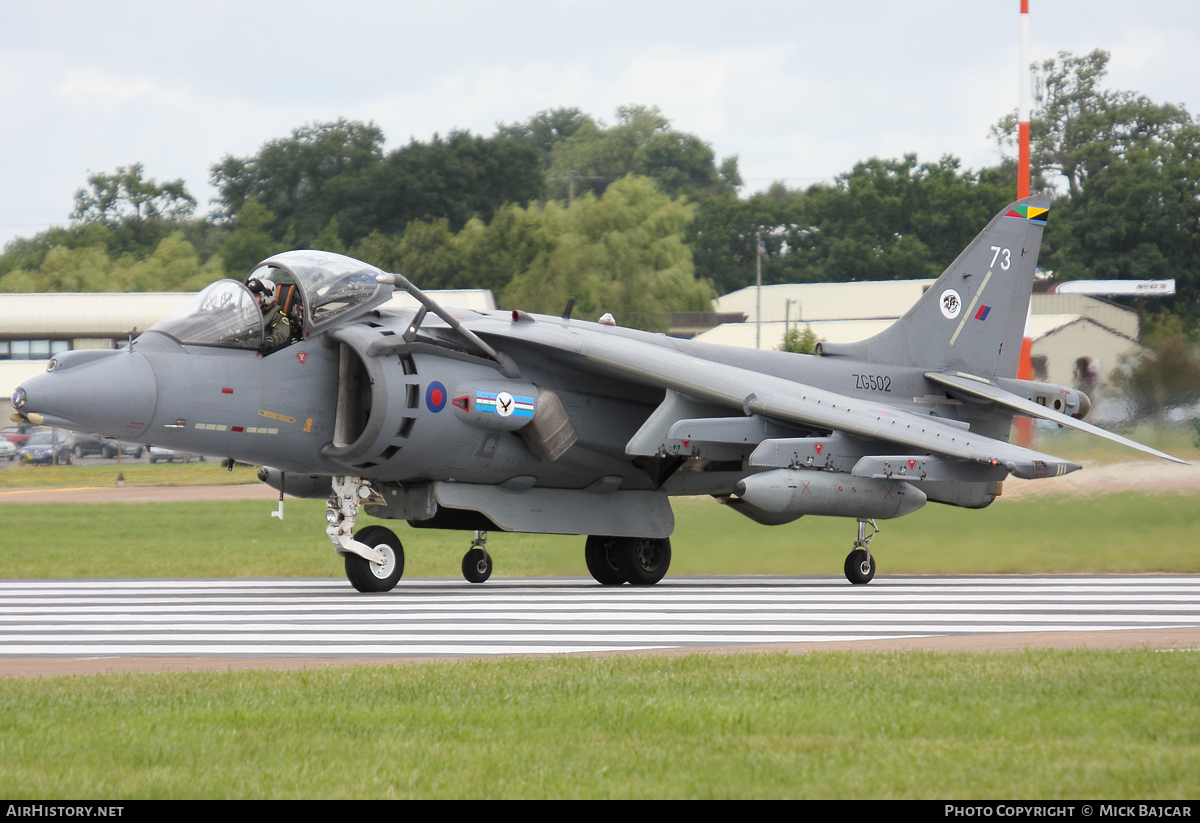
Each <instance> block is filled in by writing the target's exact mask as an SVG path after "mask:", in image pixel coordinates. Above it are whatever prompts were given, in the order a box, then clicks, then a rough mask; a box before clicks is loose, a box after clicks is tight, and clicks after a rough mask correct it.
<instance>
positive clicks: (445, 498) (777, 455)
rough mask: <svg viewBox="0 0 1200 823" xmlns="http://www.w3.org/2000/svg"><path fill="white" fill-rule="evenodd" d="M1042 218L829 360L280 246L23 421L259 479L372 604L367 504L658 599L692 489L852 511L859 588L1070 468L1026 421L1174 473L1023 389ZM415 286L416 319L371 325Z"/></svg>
mask: <svg viewBox="0 0 1200 823" xmlns="http://www.w3.org/2000/svg"><path fill="white" fill-rule="evenodd" d="M1047 216H1048V202H1047V201H1046V200H1043V199H1038V198H1036V197H1035V198H1026V199H1024V200H1020V201H1018V202H1016V203H1014V204H1013V205H1011V206H1009V207H1008V208H1006V209H1004V210H1003V211H1002V212H1001V213H1000V214H998V215H996V217H995V218H993V219H992V221H991V222H990V223H988V225H987V227H986V228H984V230H983V231H982V232H981V233H980V234H979V236H978V237H976V238H975V240H974V241H973V242H972V243H971V244H970V245H969V246H968V247H967V248H966V250H964V251H963V252H962V254H960V255H959V256H958V259H956V260H955V261H954V262H953V263H952V264H951V265H950V267H949V268H948V269H946V271H945V273H944V274H943V275H942V276H941V278H940V279H938V281H937V282H936V283H935V284H934V285H933V287H932V288H930V289H929V291H928V292H927V293H926V294H925V295H924V296H923V297H922V298H921V299H920V301H918V302H917V303H916V305H914V306H913V307H912V309H910V310H909V312H908V313H907V314H905V315H904V317H902V318H901V319H900V320H898V321H897V322H896V323H895V324H893V325H892V326H891V327H889V328H888V329H887V330H886V331H884V332H882V333H880V334H878V335H876V336H875V337H872V338H870V339H868V340H864V341H862V342H859V343H854V344H849V345H845V344H840V345H832V344H824V345H823V346H821V348H820V349H819V351H818V354H817V356H807V355H800V354H791V353H787V352H779V351H760V350H750V349H741V348H730V347H724V346H715V345H706V344H703V343H695V342H689V341H684V340H676V339H672V338H669V337H665V336H663V335H659V334H650V333H647V332H642V331H636V330H633V329H626V328H621V327H619V326H614V325H609V324H598V323H589V322H583V321H579V320H572V319H571V318H570V316H569V310H568V311H567V312H566V313H565V314H564V316H563V317H547V316H542V315H532V314H527V313H526V312H524V311H520V310H519V309H518V310H514V311H511V312H508V311H505V312H478V311H457V310H453V309H445V308H443V307H442V306H440V305H438V304H437V303H435V302H434V301H433V300H432V299H430V298H429V297H428V296H427V295H425V294H424V293H422V292H421V291H420V290H419V289H417V288H416V287H415V286H413V285H412V284H411V283H409V281H408V280H406V279H405V278H404V277H403V276H402V275H399V274H388V273H385V272H382V271H380V270H378V269H376V268H373V267H372V266H369V265H366V264H365V263H362V262H359V261H357V260H353V259H350V258H348V257H344V256H340V255H336V254H328V253H324V252H315V251H297V252H288V253H286V254H280V255H277V256H275V257H272V258H270V259H268V260H266V261H265V262H263V263H262V264H261V265H260V266H259V267H258V268H257V269H256V270H255V271H254V272H253V273H252V274H251V275H250V277H249V278H248V279H247V281H246V282H238V281H235V280H222V281H220V282H217V283H214V284H213V285H211V286H209V287H208V288H207V289H205V290H204V291H203V292H201V293H200V294H198V295H197V296H196V297H195V298H194V299H193V300H192V301H190V302H189V303H188V304H187V305H186V306H184V307H183V308H181V309H180V310H179V311H177V312H175V313H174V314H172V315H170V316H169V317H167V318H165V319H164V320H162V321H161V322H159V323H158V324H156V325H155V326H153V327H152V328H150V329H148V330H147V331H146V332H145V333H144V334H143V335H142V336H141V337H140V338H139V339H138V340H137V341H136V343H135V345H133V346H132V347H130V349H129V350H127V351H111V350H109V351H98V350H89V351H72V352H68V353H65V354H60V355H58V356H56V357H55V358H54V359H53V360H51V361H50V362H49V366H48V370H47V373H46V374H43V375H39V376H38V377H36V378H34V379H32V380H29V381H28V382H26V383H25V384H24V385H23V386H22V387H21V388H18V389H17V390H16V392H15V393H14V396H13V405H14V407H15V408H16V409H17V415H16V416H17V417H19V418H20V419H21V420H22V421H29V422H33V423H44V424H50V425H55V426H61V427H64V428H68V429H76V430H79V431H87V432H100V433H102V434H105V435H109V436H112V437H116V438H118V439H120V440H126V441H134V442H139V443H145V444H154V445H156V446H161V447H166V448H171V449H175V450H178V451H186V452H192V453H199V454H208V455H212V456H216V457H225V458H232V459H236V460H240V461H244V462H253V463H255V464H259V465H262V466H263V467H264V468H263V469H262V471H261V472H260V477H261V478H262V479H263V480H265V481H266V482H267V483H269V484H270V485H271V486H273V487H274V488H276V489H279V490H280V492H281V498H282V493H283V492H287V493H289V494H292V495H295V496H300V497H321V498H328V501H329V502H328V510H327V520H328V527H327V528H326V533H327V534H328V536H329V538H330V540H331V541H332V543H333V546H334V548H335V549H336V551H337V553H338V554H340V555H342V556H343V558H344V561H345V567H346V574H347V577H348V578H349V579H350V582H351V583H352V584H353V585H354V587H355V588H357V589H358V590H360V591H373V592H380V591H388V590H390V589H391V588H392V587H393V586H395V585H396V583H397V581H398V580H399V579H400V577H401V575H402V573H403V571H404V550H403V548H402V546H401V544H400V541H399V540H398V539H397V537H396V535H395V534H394V533H393V532H392V531H391V530H389V529H386V528H384V527H382V526H374V525H372V526H367V527H365V528H362V529H360V530H358V531H355V527H354V524H355V518H356V516H357V515H358V512H359V510H360V507H365V510H366V511H367V513H369V514H371V515H372V516H375V517H380V518H389V519H398V520H407V521H408V522H409V523H410V524H411V525H413V526H416V527H422V528H435V529H461V530H466V531H473V532H474V533H475V535H474V540H473V541H472V543H471V547H470V549H469V550H468V551H467V553H466V556H465V557H464V558H463V574H464V576H465V577H466V578H467V579H468V580H470V581H472V582H476V583H479V582H483V581H484V580H486V579H487V578H488V576H489V575H490V574H491V570H492V557H491V555H490V554H489V553H488V550H487V543H486V536H487V532H488V531H492V530H497V529H499V530H503V531H517V532H539V533H550V534H578V535H587V536H588V537H587V539H586V542H585V547H584V554H585V558H586V560H587V565H588V569H589V570H590V571H591V573H592V576H593V577H595V579H596V580H597V581H599V582H600V583H602V584H604V585H620V584H623V583H631V584H634V585H649V584H653V583H656V582H658V581H659V580H660V579H662V577H663V575H664V574H665V573H666V571H667V567H668V565H669V563H670V559H671V543H670V540H669V537H670V535H671V532H672V530H673V528H674V518H673V516H672V512H671V506H670V503H669V498H670V496H671V495H681V494H686V495H701V494H704V495H712V496H714V497H716V498H718V499H720V500H722V501H723V502H725V503H726V504H727V505H729V506H730V507H732V508H733V509H735V510H736V511H738V512H740V513H742V514H744V515H745V516H747V517H749V518H751V519H752V520H755V521H757V522H759V523H765V524H770V525H780V524H783V523H789V522H791V521H793V520H796V519H797V518H800V517H802V516H804V515H806V514H819V515H835V516H843V517H849V518H854V519H856V520H857V523H858V537H857V539H856V540H855V541H854V546H853V549H852V551H851V552H850V554H849V556H848V557H847V558H846V563H845V572H846V577H847V578H848V579H849V580H850V581H851V582H852V583H867V582H869V581H870V580H871V578H872V577H873V576H874V574H875V558H874V556H873V554H872V553H871V548H870V543H871V539H872V537H873V536H874V534H875V532H876V531H877V528H876V524H875V521H876V520H880V519H885V518H890V517H900V516H902V515H905V514H909V513H911V512H914V511H916V510H917V509H919V508H921V507H922V506H924V505H925V503H926V502H928V501H934V502H938V503H945V504H948V505H952V506H964V507H967V508H982V507H984V506H987V505H988V504H989V503H991V502H992V500H993V499H994V498H995V497H996V496H997V494H998V493H999V486H1000V483H1001V481H1003V480H1004V479H1005V478H1006V477H1007V476H1008V475H1010V474H1011V475H1015V476H1016V477H1022V478H1041V477H1054V476H1057V475H1062V474H1066V473H1067V472H1072V471H1075V470H1076V469H1079V468H1080V466H1079V464H1077V463H1073V462H1071V461H1069V460H1063V459H1061V458H1058V457H1053V456H1051V455H1048V454H1041V453H1038V452H1036V451H1032V450H1030V449H1027V448H1022V447H1020V446H1018V445H1014V444H1012V443H1010V442H1008V437H1009V430H1010V427H1011V424H1012V419H1013V417H1014V416H1017V415H1021V416H1029V417H1038V418H1042V419H1045V420H1050V421H1053V422H1056V423H1059V424H1061V425H1063V426H1071V427H1073V428H1076V429H1082V430H1084V431H1088V432H1091V433H1092V434H1095V435H1098V436H1100V437H1105V438H1107V439H1109V440H1114V441H1117V442H1120V443H1123V444H1125V445H1126V446H1130V447H1132V448H1135V449H1139V450H1141V451H1143V452H1148V453H1150V454H1154V455H1156V456H1158V457H1161V458H1164V459H1167V460H1175V458H1173V457H1171V456H1169V455H1166V454H1163V453H1161V452H1158V451H1155V450H1154V449H1150V448H1147V447H1145V446H1142V445H1139V444H1137V443H1134V442H1132V441H1129V440H1126V439H1124V438H1121V437H1118V436H1117V435H1114V434H1111V433H1109V432H1106V431H1103V430H1101V429H1098V428H1096V427H1094V426H1091V425H1089V424H1087V423H1085V422H1083V421H1082V420H1081V419H1080V418H1082V417H1083V416H1084V415H1085V414H1086V413H1087V411H1088V409H1089V407H1090V401H1089V399H1088V398H1087V397H1086V396H1085V395H1084V394H1082V393H1081V392H1078V391H1076V390H1074V389H1071V388H1067V387H1064V386H1057V385H1051V384H1047V383H1035V382H1030V381H1026V380H1017V379H1015V375H1016V372H1017V361H1018V357H1019V355H1020V349H1021V340H1022V335H1023V331H1024V326H1025V321H1026V314H1027V310H1028V306H1029V296H1030V292H1031V290H1032V286H1033V276H1034V268H1035V266H1036V263H1037V257H1038V248H1039V245H1040V243H1041V237H1042V230H1043V228H1044V227H1045V223H1046V218H1047ZM264 286H265V287H264ZM251 287H252V288H251ZM397 289H402V290H404V291H406V292H408V293H409V294H411V295H412V296H413V297H414V298H415V299H416V301H417V302H418V304H419V307H418V308H416V309H399V310H384V309H381V308H379V307H380V306H381V304H383V303H385V302H386V301H387V300H388V299H389V298H390V297H391V296H392V294H393V292H394V291H395V290H397ZM264 295H265V296H266V298H267V299H268V300H269V301H272V304H273V305H272V306H270V307H268V306H267V305H266V304H263V303H261V300H262V299H263V296H264ZM271 308H276V309H278V311H270V309H271ZM264 312H267V313H268V315H269V321H268V322H269V325H270V328H269V329H264V321H263V317H264ZM280 322H283V323H285V324H286V326H287V331H286V332H285V333H281V332H280V331H279V323H280ZM268 340H269V341H271V342H270V343H269V344H265V343H264V341H268ZM1176 462H1183V461H1178V460H1176Z"/></svg>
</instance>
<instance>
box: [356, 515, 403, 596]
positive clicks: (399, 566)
mask: <svg viewBox="0 0 1200 823" xmlns="http://www.w3.org/2000/svg"><path fill="white" fill-rule="evenodd" d="M354 539H355V540H357V541H358V542H359V543H364V544H366V545H368V546H370V547H371V548H373V549H376V550H377V551H380V552H383V558H384V560H383V563H382V564H379V563H372V562H371V561H370V560H367V559H366V558H365V557H359V556H358V555H357V554H347V555H346V578H347V579H348V580H349V581H350V585H351V586H353V587H354V588H356V589H358V590H359V591H360V592H389V591H391V590H392V589H393V588H394V587H395V585H396V584H397V583H399V582H400V576H401V575H402V574H404V547H403V546H401V545H400V538H398V537H396V535H395V534H393V533H392V530H391V529H385V528H384V527H383V526H367V527H366V528H365V529H359V530H358V532H357V533H356V534H355V535H354Z"/></svg>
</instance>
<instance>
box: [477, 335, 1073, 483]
mask: <svg viewBox="0 0 1200 823" xmlns="http://www.w3.org/2000/svg"><path fill="white" fill-rule="evenodd" d="M546 320H549V319H546ZM542 321H543V318H538V320H537V321H535V322H522V323H516V322H514V323H512V324H504V323H492V322H488V323H480V324H478V325H476V328H477V330H478V331H479V332H480V333H481V334H486V335H489V336H490V335H495V334H497V333H498V334H499V336H502V337H505V338H509V339H511V340H514V341H516V340H519V341H520V342H521V343H524V344H534V345H537V346H539V347H544V348H549V349H553V350H554V351H555V355H554V356H555V357H556V359H560V360H564V361H568V362H569V363H570V364H571V365H574V366H575V367H577V368H580V369H582V370H585V371H593V372H598V373H604V374H610V375H616V376H620V377H622V378H624V379H627V380H630V381H632V382H636V383H640V384H643V385H649V386H656V387H659V388H663V389H670V390H672V391H674V392H677V393H679V394H681V395H684V396H685V397H689V398H692V399H695V400H699V401H703V402H707V403H713V404H717V405H721V406H725V407H729V408H735V409H741V410H742V411H743V412H744V413H745V414H746V415H751V414H758V415H761V416H763V417H766V418H771V419H774V420H779V421H784V422H790V423H796V424H800V425H802V426H806V427H813V428H820V429H832V430H834V431H838V432H842V433H845V434H849V435H853V436H855V437H860V438H864V439H868V440H882V441H886V442H889V443H895V444H897V445H898V446H903V447H905V448H906V449H912V450H916V451H918V452H920V453H925V452H932V453H934V454H940V455H944V456H946V457H950V458H954V459H957V460H963V461H969V462H973V463H978V464H983V465H988V466H1003V467H1005V468H1006V469H1007V470H1008V471H1009V472H1010V473H1011V474H1014V475H1016V476H1017V477H1023V478H1034V477H1045V476H1047V475H1059V474H1066V473H1068V472H1072V471H1075V470H1077V469H1079V468H1081V466H1080V465H1079V464H1078V463H1074V462H1072V461H1069V460H1064V459H1062V458H1058V457H1053V456H1051V455H1047V454H1042V453H1039V452H1036V451H1032V450H1030V449H1025V448H1021V447H1020V446H1015V445H1013V444H1011V443H1005V442H1002V441H1000V440H995V439H993V438H990V437H984V436H981V435H978V434H975V433H972V432H970V431H969V430H966V429H963V428H961V427H960V425H961V424H960V425H955V424H954V423H951V422H949V421H942V420H938V419H937V418H932V417H929V416H923V415H918V414H913V413H911V412H907V411H904V410H902V409H899V408H897V407H894V406H888V405H886V404H882V403H878V402H872V401H868V400H863V399H860V398H855V397H849V396H846V395H842V394H838V393H836V392H831V391H828V390H825V389H819V388H816V387H813V386H809V385H805V384H803V383H796V382H793V381H791V380H787V379H784V378H782V377H776V376H773V375H770V374H764V373H762V372H756V371H751V370H748V369H744V368H740V367H737V366H731V365H728V364H724V363H718V362H714V361H711V360H704V359H701V358H698V357H694V356H692V355H690V354H687V353H685V352H682V351H679V350H678V349H675V348H672V347H670V346H669V345H662V344H661V342H659V341H654V340H653V339H652V338H651V336H649V335H647V336H646V337H647V338H651V339H642V338H641V336H640V335H636V334H616V333H614V332H613V330H603V331H593V330H592V329H591V328H590V325H591V324H582V323H577V324H575V326H576V327H575V328H566V327H565V326H564V324H563V323H562V322H555V321H553V320H549V322H542ZM473 325H474V324H473ZM659 340H660V341H661V338H660V339H659Z"/></svg>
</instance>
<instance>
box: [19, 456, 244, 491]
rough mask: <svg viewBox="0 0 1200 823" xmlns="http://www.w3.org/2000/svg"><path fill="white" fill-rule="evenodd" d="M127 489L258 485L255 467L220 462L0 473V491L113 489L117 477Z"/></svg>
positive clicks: (111, 464)
mask: <svg viewBox="0 0 1200 823" xmlns="http://www.w3.org/2000/svg"><path fill="white" fill-rule="evenodd" d="M118 474H120V475H122V476H123V477H124V478H125V484H126V485H128V486H237V485H241V484H243V483H258V482H259V480H258V468H257V467H256V466H234V467H233V471H229V470H227V469H225V468H223V467H222V466H221V464H220V462H217V461H205V462H203V463H199V462H193V463H161V464H158V463H156V464H153V465H151V464H149V463H120V464H118V463H116V462H109V461H106V462H105V463H104V464H103V465H93V466H77V465H74V466H32V465H29V466H25V465H20V464H17V463H13V464H11V465H9V466H8V468H6V469H4V470H3V471H0V489H22V488H30V489H66V488H80V487H88V486H114V485H116V483H117V475H118Z"/></svg>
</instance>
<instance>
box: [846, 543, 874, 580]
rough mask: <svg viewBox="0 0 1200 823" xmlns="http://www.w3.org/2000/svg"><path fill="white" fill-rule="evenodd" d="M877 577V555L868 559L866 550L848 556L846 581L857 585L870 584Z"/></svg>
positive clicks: (856, 550) (858, 550)
mask: <svg viewBox="0 0 1200 823" xmlns="http://www.w3.org/2000/svg"><path fill="white" fill-rule="evenodd" d="M874 576H875V555H871V557H870V559H868V558H867V551H866V549H855V550H854V551H852V552H850V554H848V555H846V579H847V580H849V581H850V582H851V583H854V584H855V585H860V584H864V583H870V582H871V578H873V577H874Z"/></svg>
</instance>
